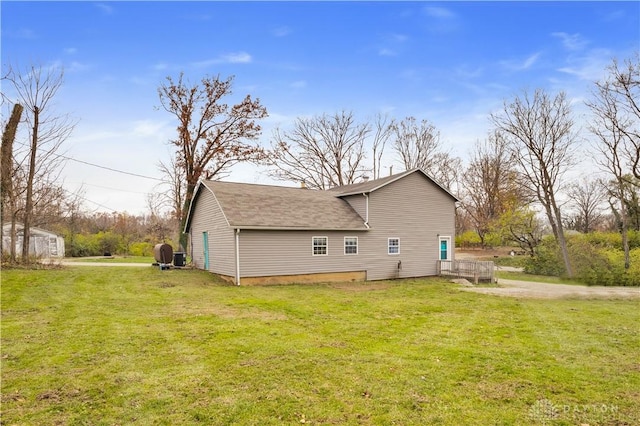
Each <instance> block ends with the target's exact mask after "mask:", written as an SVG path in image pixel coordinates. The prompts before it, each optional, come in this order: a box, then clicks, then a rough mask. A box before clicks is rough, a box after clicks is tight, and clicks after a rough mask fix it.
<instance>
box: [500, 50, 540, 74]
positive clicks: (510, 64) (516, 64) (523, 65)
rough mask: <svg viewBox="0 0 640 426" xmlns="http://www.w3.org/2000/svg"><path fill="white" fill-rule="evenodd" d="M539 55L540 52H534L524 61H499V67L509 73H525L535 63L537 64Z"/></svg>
mask: <svg viewBox="0 0 640 426" xmlns="http://www.w3.org/2000/svg"><path fill="white" fill-rule="evenodd" d="M540 56H541V53H540V52H536V53H534V54H531V55H529V56H527V57H526V58H524V59H520V60H517V59H508V60H504V61H500V65H502V66H503V67H504V68H506V69H508V70H509V71H526V70H528V69H529V68H531V67H532V66H533V65H534V64H535V63H536V62H538V59H539V58H540Z"/></svg>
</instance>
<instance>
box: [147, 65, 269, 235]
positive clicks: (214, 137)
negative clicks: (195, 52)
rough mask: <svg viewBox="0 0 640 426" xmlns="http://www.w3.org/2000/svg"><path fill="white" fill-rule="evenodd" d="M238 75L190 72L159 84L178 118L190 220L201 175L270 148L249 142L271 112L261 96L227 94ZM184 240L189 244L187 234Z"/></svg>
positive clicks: (210, 175) (185, 205)
mask: <svg viewBox="0 0 640 426" xmlns="http://www.w3.org/2000/svg"><path fill="white" fill-rule="evenodd" d="M232 84H233V77H229V78H227V79H226V80H221V79H220V77H219V76H216V77H204V78H203V79H202V80H201V84H194V85H190V84H189V83H188V82H186V81H184V73H181V74H180V77H179V78H178V80H177V81H174V80H173V79H172V78H171V77H167V81H166V83H165V84H162V85H161V86H160V87H159V88H158V96H159V98H160V104H161V106H162V108H163V109H164V110H165V111H167V112H169V113H170V114H172V115H174V116H175V118H176V119H177V120H178V127H177V131H178V136H177V138H176V139H174V140H172V141H171V143H172V144H173V145H175V147H176V155H177V160H176V165H177V166H179V167H180V168H181V169H182V170H183V171H184V178H185V181H186V190H185V193H184V202H183V205H182V208H181V217H180V222H181V225H182V226H184V223H185V220H186V217H187V213H188V211H189V207H190V205H191V198H192V197H193V193H194V191H195V188H196V185H197V184H198V180H199V179H200V178H201V177H205V178H207V179H215V178H218V177H219V176H220V175H221V174H223V173H225V172H226V171H228V170H229V168H230V167H231V166H233V165H234V164H236V163H238V162H241V161H259V160H261V159H263V157H264V151H263V150H262V148H260V147H259V146H257V145H253V144H251V143H249V142H250V141H254V140H256V139H257V138H258V137H259V136H260V133H261V128H260V126H259V125H258V124H257V120H259V119H261V118H264V117H266V116H267V110H266V108H265V107H264V106H262V105H261V104H260V100H259V99H255V100H254V99H251V96H249V95H247V96H246V97H245V98H244V99H242V100H241V101H240V102H239V103H237V104H235V105H228V104H226V103H224V99H225V98H226V97H227V96H230V95H231V94H232V90H231V88H232ZM180 243H181V244H182V246H183V247H186V235H182V236H181V238H180Z"/></svg>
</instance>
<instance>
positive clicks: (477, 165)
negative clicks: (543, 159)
mask: <svg viewBox="0 0 640 426" xmlns="http://www.w3.org/2000/svg"><path fill="white" fill-rule="evenodd" d="M463 182H464V185H463V186H464V188H465V191H464V195H463V201H462V204H463V206H464V209H465V211H466V212H467V213H468V214H469V216H470V217H471V221H472V223H473V226H474V228H475V230H476V232H477V233H478V235H479V236H480V241H481V243H482V245H483V246H484V243H485V241H484V239H485V235H486V234H487V233H489V232H491V230H492V229H493V228H495V226H496V224H497V222H498V220H499V219H500V217H501V216H502V215H503V214H504V213H506V212H507V211H509V210H513V209H516V208H520V207H522V206H524V205H526V204H527V203H526V200H525V197H524V195H523V194H522V192H521V191H520V190H519V185H518V182H517V177H516V172H515V162H514V159H513V154H512V153H511V151H510V150H509V146H508V143H507V141H506V140H505V138H504V137H502V135H501V134H500V133H499V132H494V133H492V134H490V135H489V137H488V138H487V139H485V140H484V141H482V142H480V141H478V142H477V143H476V145H475V148H474V151H473V153H472V156H471V161H470V163H469V166H468V167H467V169H466V171H465V173H464V177H463Z"/></svg>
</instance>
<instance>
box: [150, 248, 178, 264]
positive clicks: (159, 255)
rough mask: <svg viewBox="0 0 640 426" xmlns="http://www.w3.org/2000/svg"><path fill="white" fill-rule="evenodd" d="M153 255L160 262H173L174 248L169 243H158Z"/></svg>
mask: <svg viewBox="0 0 640 426" xmlns="http://www.w3.org/2000/svg"><path fill="white" fill-rule="evenodd" d="M153 255H154V256H155V258H156V262H158V263H171V261H172V260H173V249H172V248H171V246H170V245H169V244H156V246H155V247H154V248H153Z"/></svg>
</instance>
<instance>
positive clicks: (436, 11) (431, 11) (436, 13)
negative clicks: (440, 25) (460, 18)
mask: <svg viewBox="0 0 640 426" xmlns="http://www.w3.org/2000/svg"><path fill="white" fill-rule="evenodd" d="M423 10H424V13H425V14H427V16H431V17H432V18H437V19H451V18H455V17H456V15H455V13H453V12H452V11H451V10H449V9H446V8H444V7H440V6H426V7H425V8H424V9H423Z"/></svg>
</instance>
